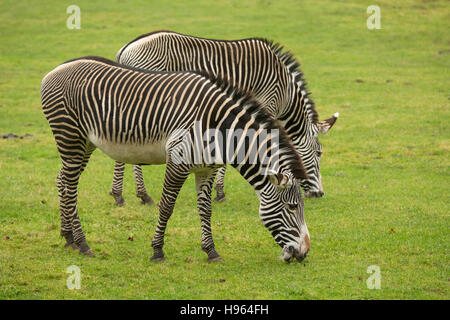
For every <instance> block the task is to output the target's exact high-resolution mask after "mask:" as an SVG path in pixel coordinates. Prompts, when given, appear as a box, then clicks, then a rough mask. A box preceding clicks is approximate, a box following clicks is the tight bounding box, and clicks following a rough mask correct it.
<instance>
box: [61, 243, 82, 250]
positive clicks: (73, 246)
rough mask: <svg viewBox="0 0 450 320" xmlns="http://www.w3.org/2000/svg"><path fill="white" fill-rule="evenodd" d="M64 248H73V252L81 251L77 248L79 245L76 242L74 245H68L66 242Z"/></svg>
mask: <svg viewBox="0 0 450 320" xmlns="http://www.w3.org/2000/svg"><path fill="white" fill-rule="evenodd" d="M64 248H66V249H67V248H72V249H73V250H80V247H79V246H77V244H76V243H75V242H72V243H68V242H66V244H65V245H64Z"/></svg>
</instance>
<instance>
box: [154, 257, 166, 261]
mask: <svg viewBox="0 0 450 320" xmlns="http://www.w3.org/2000/svg"><path fill="white" fill-rule="evenodd" d="M150 261H151V262H166V258H164V257H155V256H153V257H151V258H150Z"/></svg>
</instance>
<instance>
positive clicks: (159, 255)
mask: <svg viewBox="0 0 450 320" xmlns="http://www.w3.org/2000/svg"><path fill="white" fill-rule="evenodd" d="M150 261H152V262H164V261H166V258H164V252H163V251H162V249H160V248H155V249H153V256H152V257H151V258H150Z"/></svg>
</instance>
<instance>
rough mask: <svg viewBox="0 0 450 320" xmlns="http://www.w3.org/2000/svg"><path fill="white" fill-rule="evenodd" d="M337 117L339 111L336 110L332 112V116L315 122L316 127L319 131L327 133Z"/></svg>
mask: <svg viewBox="0 0 450 320" xmlns="http://www.w3.org/2000/svg"><path fill="white" fill-rule="evenodd" d="M338 117H339V112H336V113H335V114H333V116H332V117H331V118H330V119H326V120H322V121H319V122H317V128H318V129H319V133H321V134H325V133H327V132H328V131H329V130H330V129H331V127H332V126H333V125H334V123H335V122H336V120H337V118H338Z"/></svg>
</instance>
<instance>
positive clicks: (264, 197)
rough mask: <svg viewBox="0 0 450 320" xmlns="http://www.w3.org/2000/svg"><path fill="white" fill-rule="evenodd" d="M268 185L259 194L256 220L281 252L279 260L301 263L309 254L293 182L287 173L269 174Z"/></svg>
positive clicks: (307, 233)
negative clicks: (268, 233)
mask: <svg viewBox="0 0 450 320" xmlns="http://www.w3.org/2000/svg"><path fill="white" fill-rule="evenodd" d="M269 181H270V182H269V183H267V185H266V187H265V188H264V189H262V191H261V193H260V207H259V217H260V219H261V221H262V223H263V224H264V226H265V227H266V228H267V229H268V230H269V231H270V233H271V234H272V237H273V238H274V239H275V242H276V243H278V245H280V246H281V247H282V248H283V249H282V251H281V255H282V259H283V260H285V261H287V262H290V261H291V260H292V259H293V258H295V259H297V260H298V261H302V260H303V259H304V258H305V257H306V254H307V253H308V251H309V247H310V238H309V232H308V228H307V226H306V223H305V219H304V214H303V198H302V194H301V190H300V187H299V185H298V182H297V179H296V178H295V177H294V175H293V174H292V173H291V172H290V171H283V172H279V173H272V174H270V175H269Z"/></svg>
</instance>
